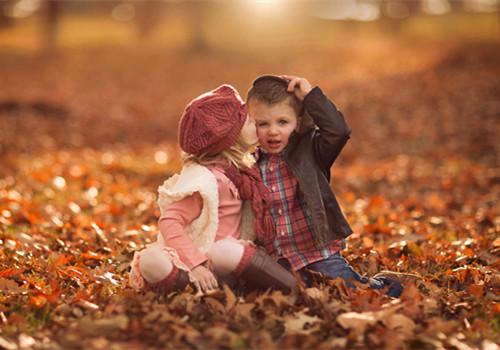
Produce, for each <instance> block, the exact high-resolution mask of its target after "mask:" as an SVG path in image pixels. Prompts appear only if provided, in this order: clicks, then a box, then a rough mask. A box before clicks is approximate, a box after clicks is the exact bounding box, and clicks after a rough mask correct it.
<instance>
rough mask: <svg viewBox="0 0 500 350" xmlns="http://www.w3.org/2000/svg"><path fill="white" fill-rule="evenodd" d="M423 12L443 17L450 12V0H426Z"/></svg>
mask: <svg viewBox="0 0 500 350" xmlns="http://www.w3.org/2000/svg"><path fill="white" fill-rule="evenodd" d="M422 10H423V11H424V12H426V13H429V14H431V15H442V14H445V13H447V12H450V10H451V6H450V3H449V2H448V0H424V1H423V2H422Z"/></svg>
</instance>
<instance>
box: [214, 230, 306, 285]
mask: <svg viewBox="0 0 500 350" xmlns="http://www.w3.org/2000/svg"><path fill="white" fill-rule="evenodd" d="M208 256H209V259H210V262H211V264H212V266H213V268H214V270H215V272H216V273H217V274H218V275H220V276H222V277H233V278H241V279H243V280H244V281H245V282H247V283H248V284H249V285H250V286H251V287H253V288H274V289H280V290H284V291H291V290H294V289H295V288H296V281H295V277H294V276H293V275H292V274H291V273H290V272H289V271H287V270H286V269H285V268H283V267H282V266H281V265H280V264H278V263H277V262H276V261H274V259H273V258H271V257H270V256H269V255H268V254H267V253H266V252H265V250H264V249H262V248H257V247H254V246H252V245H249V244H244V243H243V242H241V241H238V240H234V239H223V240H220V241H217V242H216V243H214V245H213V246H212V248H210V251H209V252H208Z"/></svg>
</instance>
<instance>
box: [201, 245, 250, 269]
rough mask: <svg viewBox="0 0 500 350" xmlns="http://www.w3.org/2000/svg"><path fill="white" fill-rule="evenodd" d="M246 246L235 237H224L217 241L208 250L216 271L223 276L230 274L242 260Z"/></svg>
mask: <svg viewBox="0 0 500 350" xmlns="http://www.w3.org/2000/svg"><path fill="white" fill-rule="evenodd" d="M244 250H245V247H244V246H243V244H242V243H240V242H238V241H237V240H234V239H222V240H220V241H217V242H215V243H214V244H213V245H212V247H211V248H210V250H209V251H208V258H209V260H210V263H211V264H212V266H213V268H214V270H215V272H216V273H217V274H220V275H222V276H225V275H229V274H230V273H231V272H232V271H234V270H235V269H236V267H237V266H238V264H239V263H240V261H241V258H242V256H243V253H244Z"/></svg>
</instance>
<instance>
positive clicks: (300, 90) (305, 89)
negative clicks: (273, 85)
mask: <svg viewBox="0 0 500 350" xmlns="http://www.w3.org/2000/svg"><path fill="white" fill-rule="evenodd" d="M281 77H282V78H285V79H287V80H290V83H288V91H290V92H294V93H295V96H297V98H298V99H299V100H301V101H303V100H304V97H306V95H307V94H308V93H309V91H311V89H312V87H311V84H310V83H309V81H307V79H305V78H300V77H295V76H293V75H282V76H281Z"/></svg>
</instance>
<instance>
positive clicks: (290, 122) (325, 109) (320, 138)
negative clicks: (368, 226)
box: [247, 75, 403, 296]
mask: <svg viewBox="0 0 500 350" xmlns="http://www.w3.org/2000/svg"><path fill="white" fill-rule="evenodd" d="M247 106H248V110H249V114H250V116H251V117H252V118H253V119H255V121H256V126H257V136H258V138H259V143H260V148H259V150H258V152H257V163H256V166H258V167H259V170H260V173H261V176H262V180H263V182H264V184H265V185H266V187H267V188H268V189H269V190H270V191H271V193H272V203H271V214H272V218H273V221H274V225H275V230H276V235H274V236H273V237H257V239H258V240H259V241H260V243H261V244H262V245H263V246H264V247H265V248H266V250H267V252H268V253H269V254H270V255H271V256H273V257H275V258H277V259H278V261H279V262H280V263H282V264H284V265H285V266H286V267H288V268H291V269H293V270H295V271H299V272H300V274H301V276H302V278H304V279H305V281H306V283H309V281H310V279H309V277H308V274H307V271H305V268H307V269H311V270H314V271H317V272H321V273H323V274H324V275H326V276H327V277H329V278H336V277H341V278H343V279H344V280H346V283H347V285H348V286H351V287H354V285H353V284H352V282H350V280H355V281H358V282H361V283H369V284H370V286H371V287H372V288H376V289H379V288H384V287H389V290H388V294H389V295H390V296H399V294H401V292H402V289H403V288H402V286H401V284H400V283H399V281H397V279H398V278H394V277H393V276H390V275H389V276H382V275H378V276H375V277H373V278H370V279H368V278H366V277H362V276H360V275H359V274H358V273H357V272H356V271H354V270H353V268H352V267H351V266H350V265H349V263H348V262H347V261H346V260H345V259H344V258H343V257H342V255H340V250H341V249H342V248H343V247H344V238H346V237H347V236H349V235H350V234H351V233H352V229H351V228H350V226H349V224H348V223H347V220H346V219H345V218H344V215H343V214H342V212H341V210H340V207H339V204H338V203H337V200H336V198H335V195H334V194H333V192H332V190H331V188H330V183H329V182H330V168H331V166H332V165H333V163H334V161H335V159H336V158H337V156H338V155H339V153H340V151H341V150H342V148H343V147H344V145H345V144H346V142H347V140H348V139H349V137H350V134H351V130H350V129H349V127H348V125H347V124H346V122H345V120H344V117H343V115H342V113H341V112H340V111H338V110H337V108H336V107H335V105H334V104H333V103H332V102H331V101H329V100H328V99H327V97H326V96H325V95H324V94H323V92H322V91H321V90H320V88H319V87H315V88H312V87H311V85H310V83H309V82H308V81H307V80H306V79H304V78H299V77H292V76H286V75H283V76H274V75H264V76H261V77H259V78H257V79H256V80H255V81H254V82H253V84H252V87H251V88H250V90H249V92H248V96H247Z"/></svg>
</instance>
